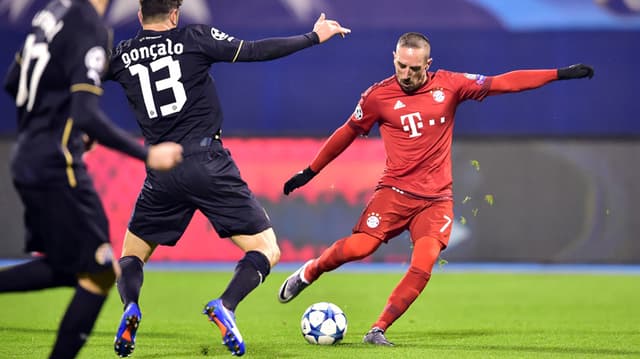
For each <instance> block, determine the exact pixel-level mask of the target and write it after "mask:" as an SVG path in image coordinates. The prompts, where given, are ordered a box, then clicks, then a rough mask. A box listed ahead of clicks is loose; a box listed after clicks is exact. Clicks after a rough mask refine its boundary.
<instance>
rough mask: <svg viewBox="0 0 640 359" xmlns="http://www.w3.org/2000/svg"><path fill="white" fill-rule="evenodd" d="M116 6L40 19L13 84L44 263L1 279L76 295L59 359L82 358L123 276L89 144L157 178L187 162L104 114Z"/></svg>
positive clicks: (61, 2) (90, 0)
mask: <svg viewBox="0 0 640 359" xmlns="http://www.w3.org/2000/svg"><path fill="white" fill-rule="evenodd" d="M107 4H108V0H54V1H52V2H50V3H49V4H48V5H47V6H46V7H45V8H44V9H43V10H41V11H40V12H38V13H37V14H36V15H35V17H34V19H33V21H32V28H31V30H30V32H29V33H28V34H27V36H26V40H25V42H24V45H23V47H22V49H21V50H20V51H19V52H18V53H17V54H16V56H15V61H14V62H13V64H12V65H11V67H10V68H9V71H8V73H7V75H6V78H5V83H4V86H5V89H6V90H7V92H9V94H10V95H11V96H12V97H13V98H15V102H16V107H17V117H18V139H17V143H16V145H15V147H14V149H13V152H12V157H11V174H12V177H13V183H14V185H15V188H16V190H17V192H18V194H19V196H20V199H21V200H22V203H23V205H24V220H25V227H26V248H25V249H26V251H27V252H39V253H41V256H38V257H37V258H36V259H33V260H30V261H27V262H25V263H22V264H18V265H16V266H13V267H9V268H3V269H2V270H0V292H3V293H4V292H22V291H33V290H41V289H46V288H54V287H62V286H70V287H75V293H74V296H73V299H72V300H71V303H70V304H69V306H68V307H67V310H66V313H65V315H64V317H63V318H62V322H61V323H60V327H59V329H58V334H57V338H56V341H55V344H54V346H53V349H52V351H51V354H50V358H74V357H75V356H76V355H77V353H78V351H79V350H80V349H81V348H82V346H83V345H84V343H85V341H86V340H87V338H88V336H89V335H90V333H91V330H92V328H93V325H94V323H95V321H96V318H97V317H98V314H99V312H100V309H101V308H102V305H103V303H104V301H105V299H106V297H107V295H108V293H109V290H110V289H111V287H112V286H113V283H114V282H115V277H116V271H117V270H118V266H117V262H115V261H114V260H113V256H112V251H111V245H110V244H109V228H108V224H107V218H106V216H105V212H104V210H103V207H102V203H101V202H100V198H99V197H98V195H97V193H96V191H95V189H94V186H93V182H92V180H91V178H90V177H89V175H88V173H87V168H86V167H85V164H84V163H83V161H82V155H83V153H84V152H85V144H86V143H85V141H84V139H85V138H89V139H90V142H92V141H97V142H99V143H101V144H103V145H105V146H108V147H110V148H113V149H115V150H118V151H121V152H124V153H126V154H128V155H130V156H133V157H135V158H138V159H140V160H143V161H145V162H146V164H147V166H149V167H150V168H154V169H156V170H168V169H171V168H173V167H174V166H175V165H176V164H177V163H179V162H180V161H181V160H182V146H180V145H179V144H177V143H162V144H158V145H156V146H150V147H148V148H145V147H143V146H142V145H140V144H139V143H138V142H137V140H136V139H135V138H133V137H130V136H129V135H127V134H126V133H125V132H123V131H122V130H120V129H118V128H117V127H115V126H114V125H113V124H112V123H111V122H110V121H109V119H108V118H107V117H106V116H105V115H104V114H103V113H102V111H101V110H100V109H99V106H98V99H99V96H100V95H101V94H102V88H101V77H102V75H103V74H104V73H105V70H106V65H107V56H106V54H107V51H108V50H109V49H110V47H111V44H110V32H109V30H108V29H107V28H106V27H105V26H104V25H103V22H102V19H101V17H102V15H103V14H104V11H105V9H106V7H107ZM43 305H45V306H47V304H46V303H43ZM25 319H26V318H25ZM26 320H27V319H26Z"/></svg>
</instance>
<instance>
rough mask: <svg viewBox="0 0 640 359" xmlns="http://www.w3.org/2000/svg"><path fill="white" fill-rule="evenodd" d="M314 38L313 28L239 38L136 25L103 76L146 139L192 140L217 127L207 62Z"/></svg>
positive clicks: (280, 51)
mask: <svg viewBox="0 0 640 359" xmlns="http://www.w3.org/2000/svg"><path fill="white" fill-rule="evenodd" d="M318 42H319V41H318V37H317V35H316V34H315V33H308V34H304V35H299V36H291V37H286V38H271V39H263V40H258V41H244V40H240V39H236V38H234V37H232V36H229V35H227V34H225V33H224V32H222V31H220V30H218V29H216V28H213V27H210V26H205V25H189V26H186V27H182V28H175V29H172V30H167V31H150V30H142V31H140V32H139V33H138V35H137V36H136V37H135V38H133V39H129V40H126V41H122V42H121V43H120V44H118V46H117V47H116V49H115V50H114V53H113V56H112V57H111V60H110V69H109V75H108V78H109V79H113V80H115V81H117V82H119V83H120V84H121V85H122V86H123V88H124V90H125V93H126V96H127V99H128V101H129V104H130V106H131V107H132V108H133V110H134V111H135V115H136V119H137V121H138V125H139V126H140V128H141V130H142V134H143V136H144V138H145V140H146V142H147V144H156V143H158V142H162V141H175V142H179V143H187V142H195V141H200V140H202V138H203V137H212V136H214V135H215V134H216V133H218V132H219V131H220V130H221V127H222V111H221V108H220V100H219V99H218V94H217V92H216V88H215V86H214V82H213V79H212V77H211V75H210V74H209V68H210V66H211V65H212V64H213V63H215V62H235V61H264V60H270V59H275V58H278V57H282V56H285V55H288V54H290V53H293V52H295V51H298V50H301V49H304V48H306V47H310V46H312V45H314V44H317V43H318Z"/></svg>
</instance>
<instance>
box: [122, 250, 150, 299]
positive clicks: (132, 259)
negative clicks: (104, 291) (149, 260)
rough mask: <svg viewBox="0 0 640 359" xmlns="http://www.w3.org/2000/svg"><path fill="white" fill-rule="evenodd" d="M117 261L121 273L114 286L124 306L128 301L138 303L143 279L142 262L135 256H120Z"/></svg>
mask: <svg viewBox="0 0 640 359" xmlns="http://www.w3.org/2000/svg"><path fill="white" fill-rule="evenodd" d="M118 263H120V268H121V269H122V274H121V275H120V278H118V280H117V282H116V286H117V287H118V292H119V293H120V299H122V303H123V304H124V308H126V307H127V305H129V303H138V300H139V299H140V289H141V288H142V282H143V281H144V272H143V267H144V262H142V260H140V258H138V257H136V256H126V257H122V258H120V260H119V261H118Z"/></svg>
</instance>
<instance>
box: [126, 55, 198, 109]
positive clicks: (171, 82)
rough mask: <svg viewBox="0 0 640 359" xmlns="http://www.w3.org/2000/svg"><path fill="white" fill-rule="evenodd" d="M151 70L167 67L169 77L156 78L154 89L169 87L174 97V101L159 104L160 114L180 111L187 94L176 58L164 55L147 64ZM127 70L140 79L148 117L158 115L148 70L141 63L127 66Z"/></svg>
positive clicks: (160, 89)
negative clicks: (181, 80)
mask: <svg viewBox="0 0 640 359" xmlns="http://www.w3.org/2000/svg"><path fill="white" fill-rule="evenodd" d="M149 66H150V67H151V71H153V72H156V71H158V70H160V69H163V68H165V67H166V68H168V69H169V77H167V78H165V79H162V80H158V81H156V82H155V86H156V91H163V90H167V89H171V91H173V96H174V98H175V99H176V100H175V102H172V103H169V104H166V105H163V106H160V113H161V114H162V116H169V115H172V114H174V113H176V112H180V110H182V107H183V106H184V104H185V102H187V94H186V92H185V91H184V86H183V85H182V82H180V78H181V77H182V70H181V69H180V63H179V62H178V61H177V60H174V59H173V58H171V56H165V57H163V58H160V59H158V60H156V61H153V62H152V63H150V64H149ZM129 72H130V73H131V75H132V76H138V78H139V79H140V88H141V89H142V99H143V100H144V106H145V107H146V108H147V115H149V118H156V117H158V110H157V109H156V102H155V101H154V99H153V93H152V92H151V80H150V78H149V70H148V69H147V67H146V66H144V65H142V64H135V65H133V66H131V67H129Z"/></svg>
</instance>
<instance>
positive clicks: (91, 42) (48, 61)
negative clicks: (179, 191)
mask: <svg viewBox="0 0 640 359" xmlns="http://www.w3.org/2000/svg"><path fill="white" fill-rule="evenodd" d="M110 48H111V33H110V31H109V30H108V29H107V28H106V27H105V26H104V25H103V22H102V19H101V18H100V16H99V15H98V13H97V12H96V10H95V8H94V7H93V5H91V3H89V1H88V0H54V1H52V2H51V3H49V4H48V5H47V7H46V8H45V9H43V10H42V11H40V12H38V13H37V14H36V15H35V17H34V18H33V20H32V28H31V30H30V32H29V34H28V35H27V37H26V40H25V43H24V45H23V48H22V50H21V52H20V53H18V54H17V55H16V59H15V62H14V63H13V65H12V66H11V68H10V70H9V73H8V74H7V77H6V80H5V89H6V90H7V91H8V92H9V93H10V94H11V95H12V96H14V98H15V100H16V107H17V112H18V141H17V143H16V146H15V148H14V151H13V154H12V163H11V169H12V174H13V178H14V181H15V182H17V183H20V184H23V185H38V186H45V185H46V186H49V185H59V184H65V185H70V186H72V187H75V186H76V184H77V183H78V182H79V181H83V180H88V178H89V177H88V175H87V173H86V168H85V165H84V163H83V162H82V154H83V153H84V142H83V139H82V136H83V135H85V134H89V135H91V137H93V138H95V139H97V140H98V141H99V142H103V143H104V144H105V145H107V146H110V147H113V148H115V149H120V150H122V151H124V152H126V153H128V154H132V155H134V156H136V157H138V158H141V159H144V158H145V157H146V150H145V149H144V148H143V147H141V146H140V145H139V144H137V143H135V142H134V140H133V139H132V138H131V137H129V136H127V135H126V134H124V133H123V132H122V131H120V130H118V129H117V128H115V127H114V126H113V125H111V124H110V123H109V121H108V120H106V119H105V118H104V116H103V115H102V113H101V112H100V111H99V107H98V96H99V95H101V94H102V88H101V78H102V76H103V75H104V74H105V73H106V69H107V65H108V63H107V51H108V50H109V49H110Z"/></svg>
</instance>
